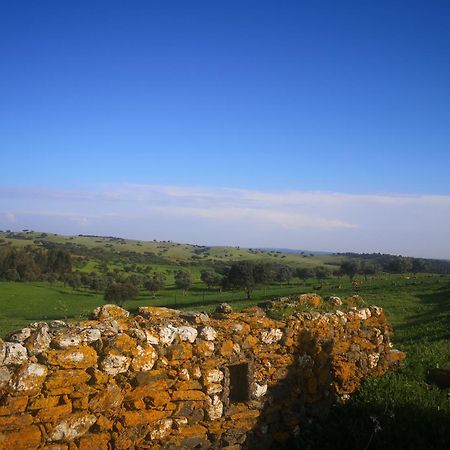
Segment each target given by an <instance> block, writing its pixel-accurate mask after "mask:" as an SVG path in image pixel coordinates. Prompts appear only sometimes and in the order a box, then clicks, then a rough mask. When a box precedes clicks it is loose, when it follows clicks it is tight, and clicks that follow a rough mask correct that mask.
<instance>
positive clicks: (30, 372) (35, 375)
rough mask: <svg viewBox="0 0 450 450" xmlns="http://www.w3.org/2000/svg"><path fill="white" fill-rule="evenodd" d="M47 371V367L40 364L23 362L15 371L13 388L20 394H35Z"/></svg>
mask: <svg viewBox="0 0 450 450" xmlns="http://www.w3.org/2000/svg"><path fill="white" fill-rule="evenodd" d="M47 373H48V370H47V367H46V366H44V365H42V364H36V363H25V364H24V365H22V366H21V367H20V368H19V370H18V371H17V373H16V378H15V384H14V388H15V389H16V391H17V392H20V393H21V394H26V395H33V394H37V393H38V392H39V390H40V389H41V386H42V383H43V382H44V380H45V377H46V376H47Z"/></svg>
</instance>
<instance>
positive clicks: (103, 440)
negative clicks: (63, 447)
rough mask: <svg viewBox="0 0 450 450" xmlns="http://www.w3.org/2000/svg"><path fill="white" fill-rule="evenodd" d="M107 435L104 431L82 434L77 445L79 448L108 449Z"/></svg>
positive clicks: (83, 449)
mask: <svg viewBox="0 0 450 450" xmlns="http://www.w3.org/2000/svg"><path fill="white" fill-rule="evenodd" d="M108 442H109V435H108V434H106V433H100V434H89V435H84V436H83V437H82V438H81V439H80V443H79V445H78V449H79V450H108V449H109V448H110V447H109V445H108Z"/></svg>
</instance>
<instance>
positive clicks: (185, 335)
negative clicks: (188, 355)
mask: <svg viewBox="0 0 450 450" xmlns="http://www.w3.org/2000/svg"><path fill="white" fill-rule="evenodd" d="M177 333H178V335H179V336H180V339H181V340H182V341H188V342H190V343H191V344H192V343H193V342H194V341H195V339H196V338H197V334H198V331H197V330H196V329H195V328H193V327H188V326H181V327H178V329H177Z"/></svg>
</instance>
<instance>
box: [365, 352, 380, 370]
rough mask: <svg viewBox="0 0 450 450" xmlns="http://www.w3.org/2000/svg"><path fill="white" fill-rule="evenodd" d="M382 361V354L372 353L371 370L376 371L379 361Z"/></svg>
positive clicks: (369, 357) (370, 356) (370, 359)
mask: <svg viewBox="0 0 450 450" xmlns="http://www.w3.org/2000/svg"><path fill="white" fill-rule="evenodd" d="M379 359H380V354H379V353H372V354H370V355H369V356H368V360H369V369H375V367H377V365H378V361H379Z"/></svg>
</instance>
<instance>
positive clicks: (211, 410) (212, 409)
mask: <svg viewBox="0 0 450 450" xmlns="http://www.w3.org/2000/svg"><path fill="white" fill-rule="evenodd" d="M206 413H207V414H208V419H209V420H216V419H219V418H220V417H222V414H223V403H222V402H221V400H220V398H219V397H218V396H217V395H214V396H213V397H212V398H211V397H208V398H207V399H206Z"/></svg>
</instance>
